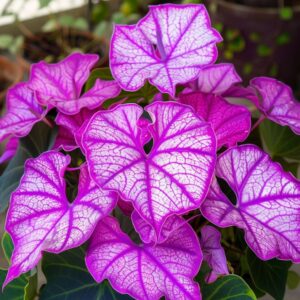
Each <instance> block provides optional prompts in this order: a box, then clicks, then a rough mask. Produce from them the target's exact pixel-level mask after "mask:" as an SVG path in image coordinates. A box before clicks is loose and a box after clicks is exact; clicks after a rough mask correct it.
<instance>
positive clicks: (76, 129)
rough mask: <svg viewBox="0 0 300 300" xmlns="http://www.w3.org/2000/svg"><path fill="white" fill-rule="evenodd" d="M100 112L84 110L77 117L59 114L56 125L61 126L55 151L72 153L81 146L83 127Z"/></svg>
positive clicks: (54, 147)
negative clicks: (60, 149) (62, 150)
mask: <svg viewBox="0 0 300 300" xmlns="http://www.w3.org/2000/svg"><path fill="white" fill-rule="evenodd" d="M97 111H98V110H97V109H95V110H89V109H87V108H83V109H82V110H81V111H80V112H79V113H77V114H76V115H71V116H70V115H66V114H63V113H61V112H58V114H57V117H56V119H55V123H56V124H57V125H59V130H58V135H57V137H56V141H55V144H54V146H53V149H59V148H62V149H64V150H65V151H72V150H74V149H76V148H78V147H80V146H81V136H82V134H81V127H82V126H83V124H84V122H88V121H89V120H90V118H91V117H92V116H93V114H94V113H95V112H97Z"/></svg>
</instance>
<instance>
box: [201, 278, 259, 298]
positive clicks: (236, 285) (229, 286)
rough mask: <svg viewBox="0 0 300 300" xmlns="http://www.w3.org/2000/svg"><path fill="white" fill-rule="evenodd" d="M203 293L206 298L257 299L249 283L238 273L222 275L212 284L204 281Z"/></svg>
mask: <svg viewBox="0 0 300 300" xmlns="http://www.w3.org/2000/svg"><path fill="white" fill-rule="evenodd" d="M201 293H202V298H203V299H205V300H223V299H224V300H225V299H243V300H251V299H256V296H255V294H254V292H253V291H252V290H251V289H250V287H249V286H248V284H247V283H246V282H245V281H244V280H243V278H241V277H239V276H237V275H227V276H223V277H220V278H219V279H217V280H216V281H215V282H213V283H211V284H205V283H204V284H202V285H201Z"/></svg>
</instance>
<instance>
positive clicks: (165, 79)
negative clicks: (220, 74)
mask: <svg viewBox="0 0 300 300" xmlns="http://www.w3.org/2000/svg"><path fill="white" fill-rule="evenodd" d="M220 41H221V36H220V35H219V33H218V32H217V31H215V30H214V29H213V28H212V27H211V25H210V19H209V16H208V14H207V11H206V9H205V7H204V6H203V5H192V4H190V5H174V4H166V5H156V6H150V11H149V13H148V14H147V15H146V16H145V17H144V18H143V19H141V20H140V21H139V23H138V24H137V25H125V26H124V25H117V26H115V30H114V34H113V37H112V41H111V49H110V61H111V70H112V74H113V76H114V78H115V79H116V80H117V81H118V82H119V84H120V86H121V87H122V88H123V89H124V90H128V91H136V90H138V89H139V88H140V87H142V86H143V85H144V82H145V80H147V79H148V80H149V82H150V83H151V84H153V85H155V86H156V87H157V88H158V89H159V90H160V91H161V92H163V93H169V94H171V95H175V87H176V85H177V84H179V83H186V82H189V81H191V80H193V79H195V78H196V77H197V76H198V75H199V71H200V69H201V68H202V67H203V66H205V65H208V64H211V63H213V62H214V61H215V60H216V58H217V48H216V43H217V42H220Z"/></svg>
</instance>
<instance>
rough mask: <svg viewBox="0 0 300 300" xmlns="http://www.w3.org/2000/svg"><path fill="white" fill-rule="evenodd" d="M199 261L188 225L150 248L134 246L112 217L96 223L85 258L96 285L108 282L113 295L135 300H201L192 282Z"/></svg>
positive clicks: (199, 257)
mask: <svg viewBox="0 0 300 300" xmlns="http://www.w3.org/2000/svg"><path fill="white" fill-rule="evenodd" d="M201 261H202V253H201V248H200V245H199V240H198V237H197V236H196V234H195V232H194V231H193V229H192V228H191V227H190V226H189V225H188V224H185V225H184V226H182V227H180V228H179V229H178V230H177V231H176V232H174V234H173V235H171V236H170V237H169V239H168V240H166V241H165V242H164V243H162V244H159V245H156V246H155V247H153V246H151V245H136V244H134V243H133V242H132V241H131V240H130V239H129V237H128V236H127V235H126V234H125V233H124V232H122V231H121V229H120V226H119V224H118V222H117V220H116V219H114V218H112V217H106V218H104V219H103V220H101V221H100V222H99V224H98V225H97V228H96V230H95V232H94V234H93V235H92V238H91V242H90V245H89V248H88V251H87V256H86V265H87V268H88V270H89V271H90V273H91V274H92V276H93V277H94V279H95V280H96V281H97V282H99V283H100V282H102V281H103V280H105V279H108V280H109V282H110V283H111V285H112V287H113V288H114V289H115V290H116V291H118V292H119V293H122V294H129V295H130V296H131V297H133V298H134V299H137V300H144V299H149V300H150V299H153V300H154V299H160V298H161V297H163V296H165V298H166V299H177V300H181V299H182V300H183V299H189V300H196V299H201V295H200V290H199V285H198V284H197V283H196V282H194V281H193V278H194V277H195V276H196V274H197V273H198V270H199V268H200V265H201Z"/></svg>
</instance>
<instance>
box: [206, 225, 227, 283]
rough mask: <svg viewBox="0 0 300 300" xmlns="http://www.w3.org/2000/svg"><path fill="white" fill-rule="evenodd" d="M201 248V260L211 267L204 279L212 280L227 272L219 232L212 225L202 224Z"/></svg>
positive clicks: (209, 281)
mask: <svg viewBox="0 0 300 300" xmlns="http://www.w3.org/2000/svg"><path fill="white" fill-rule="evenodd" d="M200 244H201V249H202V252H203V260H204V261H206V262H207V263H208V265H209V267H210V268H211V272H210V273H209V274H208V276H207V278H206V281H207V282H208V283H211V282H214V281H215V280H216V279H217V278H218V276H220V275H227V274H229V271H228V267H227V260H226V256H225V251H224V249H223V247H222V246H221V234H220V232H219V231H218V230H217V229H216V228H214V227H212V226H209V225H207V226H204V227H203V228H202V229H201V239H200Z"/></svg>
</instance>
